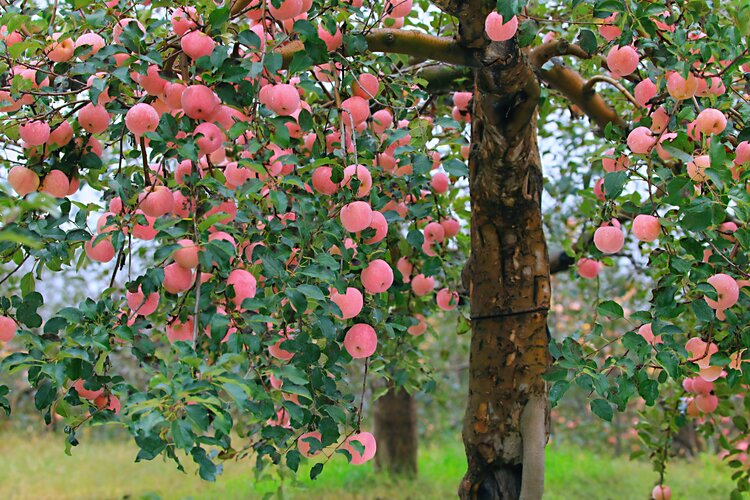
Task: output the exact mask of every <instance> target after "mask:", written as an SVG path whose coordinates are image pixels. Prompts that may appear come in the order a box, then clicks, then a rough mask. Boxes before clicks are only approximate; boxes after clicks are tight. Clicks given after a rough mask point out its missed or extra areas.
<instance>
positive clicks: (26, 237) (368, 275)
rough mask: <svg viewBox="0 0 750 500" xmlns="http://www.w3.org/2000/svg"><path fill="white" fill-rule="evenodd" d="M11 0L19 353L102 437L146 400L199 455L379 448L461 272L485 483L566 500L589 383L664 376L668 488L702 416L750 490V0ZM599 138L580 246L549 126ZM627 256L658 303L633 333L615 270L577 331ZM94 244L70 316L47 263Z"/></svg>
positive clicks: (7, 46) (658, 381)
mask: <svg viewBox="0 0 750 500" xmlns="http://www.w3.org/2000/svg"><path fill="white" fill-rule="evenodd" d="M3 7H4V13H3V14H2V16H0V26H2V32H1V33H2V45H1V46H0V54H1V55H2V57H0V72H1V73H0V74H1V76H2V87H1V89H0V100H1V103H0V104H2V108H0V112H2V115H0V116H1V117H2V121H1V122H0V134H2V141H3V145H4V152H3V158H2V163H3V164H4V169H3V170H4V172H6V174H7V175H6V179H7V184H8V186H9V189H8V190H6V191H5V192H4V193H3V194H2V195H1V196H2V197H0V207H2V214H3V221H2V224H3V226H2V235H3V236H2V238H0V256H2V260H0V263H2V266H3V269H4V274H3V276H2V277H0V280H1V281H0V282H1V283H3V284H4V286H5V287H7V290H8V292H7V294H4V296H3V297H2V298H0V341H2V342H5V343H6V344H4V349H5V350H7V351H9V353H8V355H7V356H6V357H5V358H4V359H3V361H2V365H0V366H2V368H4V369H7V370H9V371H12V372H23V373H24V374H25V375H26V377H27V378H28V382H29V384H30V385H31V386H32V387H33V388H34V391H35V393H34V394H35V395H34V402H35V406H36V407H37V409H38V410H39V411H40V412H41V414H42V415H43V416H44V418H45V420H46V421H48V422H49V421H50V420H51V419H52V418H53V416H54V418H58V417H59V418H63V419H64V420H65V422H66V429H67V433H68V444H69V445H71V446H74V445H76V444H77V442H78V441H77V437H76V435H77V431H78V429H80V428H81V426H82V425H89V424H105V423H106V424H113V425H118V426H121V427H123V428H126V429H127V430H128V431H129V432H130V433H131V434H132V435H133V437H134V439H135V441H136V443H137V445H138V446H139V448H140V451H139V454H138V459H139V460H149V459H153V458H155V457H156V456H158V455H161V454H163V455H166V456H168V457H170V458H172V459H174V460H175V461H176V462H177V463H178V464H180V463H181V460H183V459H184V456H185V455H188V456H190V457H191V458H192V460H194V461H195V462H196V463H197V464H198V466H199V470H200V474H201V476H202V477H204V478H206V479H213V478H214V477H215V476H216V474H217V473H218V472H219V468H218V463H219V462H220V461H221V460H226V459H235V458H242V457H244V456H249V455H251V454H252V456H253V457H254V458H255V460H256V464H257V467H258V468H259V469H261V468H262V467H263V466H264V465H267V464H269V463H273V464H284V465H285V466H287V467H289V468H291V469H293V470H296V469H297V468H298V466H299V463H300V461H301V460H302V458H303V457H312V456H318V458H323V460H318V461H317V463H316V465H315V466H314V467H313V469H312V472H311V475H312V476H313V477H314V476H316V475H317V474H319V473H320V472H321V470H322V469H323V467H324V464H325V461H326V460H328V459H330V458H331V457H332V456H333V454H334V452H339V453H340V454H341V455H344V456H345V457H346V458H347V459H348V460H350V462H351V463H352V464H362V463H364V462H366V461H368V460H369V459H371V458H372V457H373V456H374V454H375V453H376V449H377V444H376V442H375V439H374V437H373V436H372V434H370V433H369V432H366V431H365V430H364V428H363V411H362V409H363V405H362V398H363V397H364V390H362V391H361V392H360V390H359V388H364V387H365V386H366V384H367V382H368V377H370V380H371V379H372V377H382V378H384V379H388V380H390V381H391V382H394V381H395V382H397V384H398V385H404V384H407V383H409V382H407V380H409V379H411V380H414V379H418V378H419V377H420V371H421V367H420V364H421V362H422V359H421V356H420V351H419V339H420V338H419V337H420V335H422V334H423V333H425V330H426V328H427V323H428V320H433V317H434V316H436V315H439V311H441V310H452V309H455V308H457V306H459V303H460V302H462V299H461V295H460V294H459V292H461V293H462V294H463V296H464V297H465V300H464V302H468V307H463V306H462V307H460V309H462V314H463V315H464V320H462V321H461V322H460V324H459V330H467V329H470V330H471V359H470V368H469V371H470V384H469V394H468V406H467V411H466V417H465V422H464V428H463V438H464V444H465V447H466V453H467V458H468V470H467V473H466V475H465V477H464V479H463V480H462V481H461V483H460V486H459V495H460V496H461V497H462V498H528V499H533V498H540V497H541V495H542V488H543V470H544V447H545V443H546V436H547V433H548V426H549V404H550V401H551V402H552V403H554V402H555V401H557V400H558V399H559V398H560V397H561V396H562V395H563V394H564V392H565V391H566V389H567V388H568V387H569V386H570V385H571V384H577V385H579V386H581V387H583V388H585V389H588V390H590V393H591V402H590V407H591V410H592V411H593V412H594V413H595V414H596V415H598V416H600V417H601V418H603V419H611V418H612V415H613V413H614V411H617V410H623V409H624V408H625V406H626V405H627V403H628V402H629V401H631V400H633V399H634V398H642V399H643V401H644V402H645V405H646V407H647V408H648V411H647V414H648V415H646V416H647V417H648V418H647V419H645V420H644V424H643V426H642V428H641V432H642V437H643V439H644V441H645V442H646V443H647V445H648V446H649V447H650V448H651V449H652V450H653V451H652V457H653V459H654V462H655V464H656V466H657V468H658V469H659V471H660V472H661V474H660V480H659V484H657V485H656V487H655V489H654V492H653V493H652V495H653V496H654V497H655V498H668V497H669V496H670V495H671V493H670V492H669V490H668V489H667V488H668V487H667V486H666V484H665V481H666V479H665V477H666V476H665V471H666V463H667V459H668V458H669V457H668V455H669V454H668V446H669V441H670V439H671V437H672V436H673V435H674V433H675V432H676V430H677V429H678V428H679V427H680V426H681V425H684V423H685V422H686V420H687V419H691V418H699V419H701V422H702V423H701V429H702V430H703V431H704V432H706V433H714V434H716V435H720V436H722V437H721V444H722V446H723V447H724V448H726V450H727V453H728V454H729V457H730V464H731V465H732V466H733V467H736V468H737V470H738V472H737V473H736V474H735V479H736V480H737V485H738V486H737V488H738V492H739V491H742V490H747V489H748V488H750V485H748V481H747V480H748V465H749V464H748V461H747V459H746V458H744V456H743V455H741V454H740V452H741V446H740V444H741V443H742V442H743V440H745V442H746V440H747V436H746V434H745V433H746V432H747V429H748V422H747V419H746V418H745V417H744V416H743V415H742V413H743V405H744V408H747V405H750V402H748V401H747V399H746V398H745V397H744V389H745V387H746V386H747V384H748V383H750V379H749V378H748V377H750V375H748V370H747V369H745V370H744V371H743V360H744V359H746V358H747V357H748V354H746V348H747V347H748V346H750V332H748V331H747V329H746V327H745V325H746V324H747V323H748V321H747V320H748V317H747V315H748V310H747V304H748V302H749V301H750V297H748V294H747V290H746V289H745V286H746V285H747V284H749V283H750V282H749V281H747V278H748V275H747V271H748V267H747V257H748V256H747V249H748V245H750V233H748V230H747V220H746V219H747V218H748V215H749V214H748V211H747V209H748V204H747V202H748V191H747V189H746V180H747V177H748V175H750V174H747V172H746V165H748V164H750V146H749V145H748V142H747V140H748V139H749V138H750V137H748V136H750V132H747V131H746V129H745V128H744V120H745V119H746V117H747V116H748V106H747V88H746V83H747V82H746V77H745V73H743V71H745V70H750V67H748V66H747V64H750V57H748V54H747V48H746V47H747V38H748V24H747V23H748V16H747V14H748V13H750V12H749V10H750V9H748V7H747V6H746V5H742V3H741V2H731V1H729V2H725V3H723V4H722V5H715V6H709V5H707V4H705V3H703V2H685V3H684V4H675V3H672V2H666V3H662V2H652V1H646V0H641V1H633V0H599V1H583V0H565V1H562V2H556V3H551V2H524V1H508V2H505V1H498V2H496V3H495V2H488V1H484V0H434V2H432V3H430V2H427V1H426V0H418V1H416V2H414V1H413V0H390V1H387V2H385V3H383V4H381V3H370V2H367V3H365V2H363V1H362V0H351V2H346V1H345V2H327V1H320V0H254V1H251V0H234V1H227V2H224V3H215V2H209V1H207V0H199V1H195V2H190V3H188V2H165V1H160V0H153V1H151V2H142V3H141V2H133V1H129V0H120V1H118V0H112V1H108V2H103V1H100V0H54V1H41V0H37V1H27V2H23V3H21V4H18V3H15V2H14V3H8V2H3ZM566 107H570V109H571V110H572V111H573V113H574V114H576V115H585V116H586V120H587V122H585V123H588V124H589V125H588V126H583V127H575V126H569V124H568V123H565V121H566V118H564V116H565V115H564V113H563V110H564V109H565V108H566ZM576 134H581V135H580V136H579V138H580V140H584V138H585V140H586V141H587V142H589V143H591V142H592V140H593V138H594V137H595V142H596V144H597V148H595V151H594V152H593V154H592V155H590V156H589V157H588V161H585V162H581V163H580V164H578V165H573V166H572V167H570V171H569V172H567V173H566V175H564V176H554V177H555V179H557V181H556V182H555V183H554V184H555V188H554V189H551V188H550V186H549V185H548V194H550V195H553V200H552V201H551V203H552V204H563V203H567V204H572V206H573V207H575V208H574V213H575V215H576V218H577V220H578V222H579V224H578V225H577V226H576V228H575V229H576V230H575V231H574V230H569V231H568V233H565V234H564V235H563V237H562V242H563V246H564V252H562V253H560V254H555V255H553V256H552V258H551V259H550V257H549V253H548V250H547V243H546V238H545V227H544V226H545V219H544V217H543V213H542V206H543V204H542V201H543V200H542V198H543V191H544V175H543V171H542V165H541V156H540V153H539V146H538V142H539V136H540V135H541V136H543V137H545V138H546V139H547V140H550V139H551V140H555V139H558V138H559V140H560V141H561V143H565V144H569V143H570V142H571V139H573V142H575V138H576ZM466 160H468V162H467V161H466ZM467 190H468V191H467ZM467 194H468V198H467ZM555 195H557V198H554V196H555ZM568 206H571V205H568ZM462 224H463V225H467V226H468V228H469V229H468V234H463V233H462V232H461V226H462ZM548 229H549V230H550V231H556V230H558V229H557V228H548ZM625 256H627V257H630V258H631V259H636V258H640V259H647V261H648V266H647V272H645V273H644V275H643V276H642V278H643V281H642V283H650V284H652V285H649V286H652V289H651V294H650V305H651V307H650V308H649V309H648V310H642V311H637V312H634V313H632V314H630V315H629V317H628V318H627V320H628V322H629V325H631V327H632V328H630V330H629V331H622V332H617V334H616V335H614V336H613V335H612V332H609V331H607V325H608V320H609V319H614V320H619V319H622V317H623V316H624V311H623V309H622V307H621V306H620V305H619V304H617V303H616V302H615V301H612V300H609V299H607V297H598V296H597V300H596V311H597V314H596V316H595V317H594V318H592V321H593V323H594V328H593V329H591V331H590V332H588V333H587V334H586V335H579V334H578V333H577V332H573V333H572V335H570V336H569V337H567V338H565V339H564V340H563V341H561V342H556V341H552V342H550V339H549V335H548V331H547V312H548V310H549V307H550V297H551V293H552V291H551V288H550V272H560V271H563V270H566V269H567V268H569V267H570V266H571V265H572V264H575V269H576V271H577V275H578V276H579V277H580V279H581V280H582V283H589V284H590V283H591V282H589V281H584V280H591V279H596V277H597V276H598V275H599V274H600V273H605V272H607V269H606V268H607V267H608V266H615V265H627V260H626V259H624V258H623V257H625ZM93 266H98V267H104V268H106V269H107V271H108V273H109V279H108V280H106V281H105V282H102V283H101V284H100V285H101V286H100V287H99V291H98V292H97V293H96V294H89V297H88V298H86V299H85V300H84V301H82V302H80V303H77V304H69V305H68V306H67V307H63V308H61V309H60V310H57V311H54V312H52V313H49V314H47V313H45V315H44V317H43V316H42V315H41V314H40V308H41V307H42V306H43V302H44V293H49V292H52V291H50V290H46V289H45V286H44V277H45V276H46V275H49V274H51V273H63V272H70V270H71V269H75V270H76V271H78V272H85V269H86V268H90V267H93ZM569 275H570V276H573V275H574V273H573V272H572V270H571V271H570V272H569ZM53 293H56V294H63V295H64V294H65V293H66V291H65V290H54V292H53ZM438 317H439V316H438ZM614 343H616V344H617V345H618V346H621V349H614V350H612V354H611V355H609V356H603V355H601V351H602V348H603V346H604V345H609V344H614ZM124 359H127V360H130V361H131V362H135V363H137V365H138V367H139V370H140V371H141V376H137V377H129V376H127V374H126V373H124V372H121V370H120V368H119V365H118V360H124ZM553 361H554V364H553ZM355 377H356V381H355V380H354V378H355ZM363 379H364V380H363ZM389 383H390V382H389ZM411 383H413V382H411ZM6 394H7V388H4V387H2V388H0V405H2V406H3V407H4V408H5V410H6V412H8V413H10V407H9V404H8V399H7V398H6V396H5V395H6ZM719 416H720V417H723V418H719ZM365 423H366V422H365ZM728 425H731V426H732V427H731V429H728V430H727V432H722V426H728Z"/></svg>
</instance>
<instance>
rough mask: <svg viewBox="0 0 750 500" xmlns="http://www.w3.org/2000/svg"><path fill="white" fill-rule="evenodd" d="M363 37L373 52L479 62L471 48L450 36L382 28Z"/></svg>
mask: <svg viewBox="0 0 750 500" xmlns="http://www.w3.org/2000/svg"><path fill="white" fill-rule="evenodd" d="M365 40H367V47H368V48H369V50H370V51H372V52H390V53H394V54H406V55H409V56H414V57H418V58H422V59H426V60H431V61H440V62H444V63H448V64H455V65H458V66H479V62H478V61H477V59H476V57H474V51H473V50H469V49H466V48H464V47H463V46H461V45H460V44H459V43H458V42H457V41H456V40H454V39H453V38H448V37H438V36H433V35H428V34H426V33H421V32H419V31H412V30H395V29H386V28H383V29H374V30H370V32H369V33H367V34H366V35H365Z"/></svg>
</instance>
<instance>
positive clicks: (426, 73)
mask: <svg viewBox="0 0 750 500" xmlns="http://www.w3.org/2000/svg"><path fill="white" fill-rule="evenodd" d="M471 76H472V74H471V71H470V70H469V68H466V67H462V66H450V65H443V64H440V65H435V66H428V67H426V68H422V69H421V70H419V71H418V72H417V77H418V78H421V79H423V80H427V90H428V91H430V92H432V93H439V92H446V91H450V92H455V91H461V90H471V89H472V88H473V86H474V81H473V78H471Z"/></svg>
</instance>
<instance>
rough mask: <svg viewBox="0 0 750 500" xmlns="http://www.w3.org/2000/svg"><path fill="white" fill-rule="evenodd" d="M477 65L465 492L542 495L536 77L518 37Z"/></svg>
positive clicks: (544, 264) (544, 257)
mask: <svg viewBox="0 0 750 500" xmlns="http://www.w3.org/2000/svg"><path fill="white" fill-rule="evenodd" d="M482 62H483V64H484V67H483V68H482V69H480V70H478V71H477V72H476V75H475V89H474V97H473V112H472V140H471V152H470V156H469V187H470V192H471V256H470V257H469V261H468V262H467V266H466V268H465V269H464V274H463V278H464V282H465V285H466V288H467V289H468V290H469V294H470V304H471V317H472V337H471V351H470V356H471V358H470V367H469V370H470V379H469V400H468V407H467V409H466V415H465V418H464V426H463V438H464V446H465V448H466V456H467V459H468V471H467V472H466V475H465V476H464V479H463V480H462V482H461V485H460V487H459V495H460V497H461V498H464V499H470V498H471V499H474V498H476V499H504V500H505V499H517V498H523V499H524V500H537V499H539V498H541V496H542V490H543V486H544V446H545V443H546V439H547V429H548V422H549V410H548V404H547V388H546V384H545V382H544V380H543V379H542V378H541V375H542V374H543V373H544V372H545V371H546V370H547V368H548V366H549V363H550V356H549V351H548V337H547V311H548V309H549V300H550V283H549V256H548V253H547V245H546V241H545V237H544V232H543V227H542V213H541V203H540V201H541V195H542V170H541V162H540V156H539V150H538V148H537V139H536V106H537V102H538V96H539V84H538V81H537V79H536V77H535V75H534V73H533V71H532V69H531V67H530V65H529V63H528V61H527V60H526V57H525V55H524V54H522V53H521V52H520V51H519V49H518V47H517V46H516V45H515V43H513V42H509V43H506V44H502V45H500V44H492V45H491V46H489V47H487V49H486V50H485V51H484V54H483V56H482Z"/></svg>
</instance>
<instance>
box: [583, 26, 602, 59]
mask: <svg viewBox="0 0 750 500" xmlns="http://www.w3.org/2000/svg"><path fill="white" fill-rule="evenodd" d="M578 45H580V46H581V48H582V49H583V50H585V51H586V53H587V54H594V53H595V52H596V49H597V48H598V46H599V44H598V43H597V42H596V35H594V32H593V31H591V30H588V29H582V30H581V31H580V32H579V33H578Z"/></svg>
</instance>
